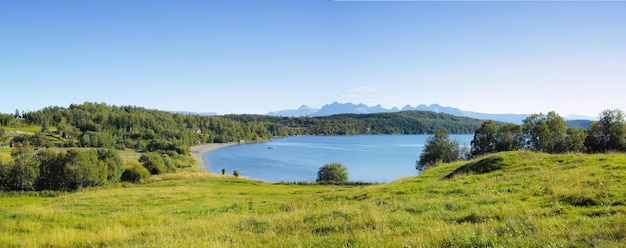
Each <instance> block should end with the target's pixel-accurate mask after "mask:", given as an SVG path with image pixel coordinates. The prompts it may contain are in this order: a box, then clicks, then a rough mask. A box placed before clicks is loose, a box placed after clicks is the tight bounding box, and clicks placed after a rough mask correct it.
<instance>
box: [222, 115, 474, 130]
mask: <svg viewBox="0 0 626 248" xmlns="http://www.w3.org/2000/svg"><path fill="white" fill-rule="evenodd" d="M224 118H227V119H231V120H235V121H240V122H243V123H254V122H267V123H274V124H275V126H272V128H273V130H274V129H275V130H280V132H279V133H280V134H282V135H287V134H294V135H296V134H297V135H303V134H309V135H355V134H424V133H433V132H434V131H435V130H437V129H446V130H448V131H449V132H450V133H456V134H462V133H473V132H474V131H475V130H476V129H477V128H478V127H479V126H480V124H481V123H482V121H480V120H477V119H472V118H467V117H459V116H453V115H449V114H444V113H434V112H429V111H402V112H395V113H376V114H339V115H331V116H320V117H275V116H263V115H226V116H224Z"/></svg>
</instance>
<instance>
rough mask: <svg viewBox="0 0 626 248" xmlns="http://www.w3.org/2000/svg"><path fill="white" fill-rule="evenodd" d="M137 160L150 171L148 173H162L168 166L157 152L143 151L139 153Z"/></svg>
mask: <svg viewBox="0 0 626 248" xmlns="http://www.w3.org/2000/svg"><path fill="white" fill-rule="evenodd" d="M139 162H140V163H141V164H142V165H143V167H145V168H146V169H148V171H150V174H153V175H156V174H163V173H166V172H167V171H168V167H167V165H166V164H165V161H164V160H163V157H162V156H161V155H160V154H157V153H144V154H141V157H140V158H139Z"/></svg>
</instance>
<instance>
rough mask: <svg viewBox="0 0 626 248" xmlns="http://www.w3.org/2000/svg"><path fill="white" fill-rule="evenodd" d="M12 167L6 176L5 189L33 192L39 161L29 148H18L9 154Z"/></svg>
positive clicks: (37, 175) (37, 176)
mask: <svg viewBox="0 0 626 248" xmlns="http://www.w3.org/2000/svg"><path fill="white" fill-rule="evenodd" d="M11 157H12V158H13V166H12V167H11V168H10V169H9V171H8V174H7V176H6V180H7V181H6V188H8V189H9V190H34V189H35V183H36V182H37V179H38V178H39V161H37V157H36V155H35V152H34V151H33V150H32V149H29V148H18V149H14V150H13V151H12V152H11Z"/></svg>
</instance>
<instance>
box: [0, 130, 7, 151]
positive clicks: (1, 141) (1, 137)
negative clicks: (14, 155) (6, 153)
mask: <svg viewBox="0 0 626 248" xmlns="http://www.w3.org/2000/svg"><path fill="white" fill-rule="evenodd" d="M5 136H6V134H5V133H4V129H2V127H0V147H2V144H4V137H5Z"/></svg>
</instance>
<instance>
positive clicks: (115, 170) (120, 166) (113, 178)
mask: <svg viewBox="0 0 626 248" xmlns="http://www.w3.org/2000/svg"><path fill="white" fill-rule="evenodd" d="M97 153H98V163H102V166H104V167H106V168H107V181H108V182H109V183H116V182H118V181H119V180H120V177H121V176H122V173H123V172H124V163H123V162H122V158H120V155H119V154H118V153H117V152H116V151H114V150H111V149H98V152H97Z"/></svg>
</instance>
